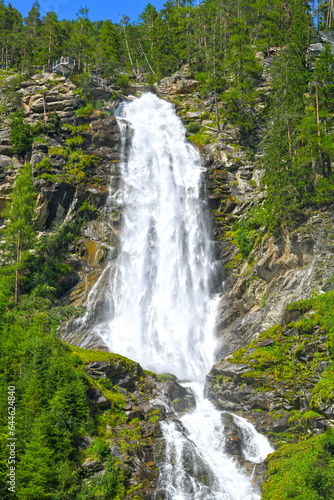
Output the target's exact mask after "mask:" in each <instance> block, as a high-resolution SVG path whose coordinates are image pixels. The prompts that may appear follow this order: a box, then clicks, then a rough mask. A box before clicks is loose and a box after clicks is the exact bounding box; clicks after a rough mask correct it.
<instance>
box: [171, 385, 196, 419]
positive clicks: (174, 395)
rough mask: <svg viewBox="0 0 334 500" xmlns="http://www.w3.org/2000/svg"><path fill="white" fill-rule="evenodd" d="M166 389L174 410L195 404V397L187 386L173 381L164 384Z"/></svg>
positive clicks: (191, 406) (192, 406) (187, 407)
mask: <svg viewBox="0 0 334 500" xmlns="http://www.w3.org/2000/svg"><path fill="white" fill-rule="evenodd" d="M166 390H167V392H168V395H169V397H170V399H171V400H172V402H173V405H174V408H175V410H176V411H181V412H182V411H185V410H188V409H190V408H194V407H195V406H196V401H195V397H194V395H193V393H192V391H191V389H189V388H188V387H187V388H186V387H183V386H182V385H180V384H179V383H178V382H176V381H173V382H168V383H167V384H166Z"/></svg>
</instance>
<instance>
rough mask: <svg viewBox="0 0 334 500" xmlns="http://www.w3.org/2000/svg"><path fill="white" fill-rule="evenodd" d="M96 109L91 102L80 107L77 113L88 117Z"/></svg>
mask: <svg viewBox="0 0 334 500" xmlns="http://www.w3.org/2000/svg"><path fill="white" fill-rule="evenodd" d="M93 111H94V107H93V105H92V104H91V103H88V104H87V105H86V106H84V107H82V108H79V109H77V110H76V111H75V114H76V115H77V116H78V117H79V118H88V117H89V116H90V115H91V114H92V113H93Z"/></svg>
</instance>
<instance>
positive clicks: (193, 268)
mask: <svg viewBox="0 0 334 500" xmlns="http://www.w3.org/2000/svg"><path fill="white" fill-rule="evenodd" d="M122 118H124V120H126V121H127V122H128V123H129V124H130V127H131V129H132V139H131V149H130V152H129V156H128V158H127V160H126V161H123V162H122V163H121V167H120V169H121V176H122V183H123V185H122V186H121V189H120V192H119V193H118V202H119V203H121V204H122V205H123V207H124V212H123V213H124V219H123V229H122V233H121V241H122V251H121V254H120V256H119V258H118V263H117V268H118V274H119V278H120V279H119V283H120V286H119V287H116V288H114V297H113V302H114V305H115V315H114V317H113V319H112V321H111V322H110V325H109V329H108V331H106V332H105V333H104V341H105V343H106V345H107V346H108V348H109V349H110V351H112V352H118V353H121V354H123V355H125V356H128V357H130V358H132V359H135V360H136V361H139V362H140V363H141V364H142V365H143V366H145V368H147V369H151V370H154V371H156V372H160V373H162V372H165V371H169V372H172V373H174V374H175V375H177V376H178V377H179V378H181V379H185V378H187V379H190V380H201V379H202V380H203V378H204V376H205V374H206V373H207V372H208V371H209V370H210V368H211V366H212V364H213V361H214V359H213V352H214V345H215V340H214V328H213V324H212V323H213V321H214V319H213V320H212V318H214V314H212V312H213V311H212V310H213V308H214V304H213V302H212V297H211V296H210V281H211V280H210V278H211V274H212V248H211V246H212V244H211V241H210V232H209V219H208V218H207V215H206V212H205V210H204V207H203V205H204V202H203V201H201V196H200V189H201V182H200V180H201V176H202V172H203V166H202V163H201V158H200V155H199V153H198V152H197V151H196V149H195V148H194V147H193V146H192V145H190V144H189V143H188V142H187V140H186V137H185V130H184V127H183V125H182V122H181V120H180V119H179V118H178V117H177V116H176V114H175V112H174V110H173V108H172V106H171V105H170V104H169V103H167V102H165V101H162V100H159V99H158V98H157V97H155V96H153V95H152V94H145V95H144V96H143V97H141V98H140V99H137V100H135V101H133V102H131V103H128V104H125V105H123V110H122Z"/></svg>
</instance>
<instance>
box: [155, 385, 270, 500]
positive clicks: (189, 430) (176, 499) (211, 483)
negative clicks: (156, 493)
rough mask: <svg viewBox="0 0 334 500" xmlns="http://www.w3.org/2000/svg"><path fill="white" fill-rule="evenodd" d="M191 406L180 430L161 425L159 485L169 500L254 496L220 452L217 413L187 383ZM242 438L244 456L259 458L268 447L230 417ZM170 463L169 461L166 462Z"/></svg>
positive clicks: (222, 439) (199, 391) (232, 499)
mask: <svg viewBox="0 0 334 500" xmlns="http://www.w3.org/2000/svg"><path fill="white" fill-rule="evenodd" d="M185 385H186V386H187V387H190V388H191V389H192V391H193V393H194V395H195V398H196V410H195V411H193V412H191V413H187V414H186V415H184V416H183V417H182V418H181V422H182V424H183V426H184V428H185V429H186V433H184V432H182V431H181V430H180V429H178V428H177V425H176V424H175V423H166V422H164V423H162V427H163V431H164V437H165V439H166V441H167V451H166V455H167V460H166V463H165V464H164V465H163V467H162V474H161V479H160V482H159V487H160V488H162V489H163V490H165V491H167V498H168V499H171V500H259V499H260V496H259V495H258V494H257V493H256V492H254V491H253V488H252V486H251V484H250V481H249V478H247V477H246V476H245V475H244V474H242V473H241V472H240V470H239V469H238V468H237V466H236V464H235V462H234V461H233V460H231V457H230V456H229V455H228V454H227V453H226V452H225V451H224V444H225V426H224V420H223V419H222V414H221V412H219V411H217V410H216V409H215V408H214V406H213V405H212V403H210V401H208V400H207V399H204V397H203V386H202V384H199V383H196V382H192V383H188V384H185ZM233 420H234V423H235V426H236V428H238V429H239V431H241V432H240V433H241V434H243V433H244V430H245V429H246V432H247V435H245V436H243V437H245V438H246V439H242V443H243V449H242V454H243V456H244V458H245V459H246V460H249V461H251V462H254V463H260V462H262V461H263V460H264V459H265V458H266V456H267V455H268V454H269V453H271V452H272V451H273V450H272V448H271V446H270V444H269V442H268V440H267V439H266V438H265V437H264V436H261V434H259V433H258V432H257V431H256V430H255V429H254V427H253V426H252V425H251V424H250V423H249V422H247V421H246V420H245V419H243V418H242V417H237V416H234V415H233ZM171 464H173V465H171Z"/></svg>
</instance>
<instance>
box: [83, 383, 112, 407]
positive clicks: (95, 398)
mask: <svg viewBox="0 0 334 500" xmlns="http://www.w3.org/2000/svg"><path fill="white" fill-rule="evenodd" d="M87 396H88V397H89V399H90V400H91V402H92V404H93V405H94V406H96V407H97V408H99V409H100V410H106V409H108V408H110V406H111V404H110V401H109V400H108V399H107V398H106V397H105V396H104V395H103V394H102V392H101V391H100V389H94V388H93V387H90V388H89V389H88V391H87Z"/></svg>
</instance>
